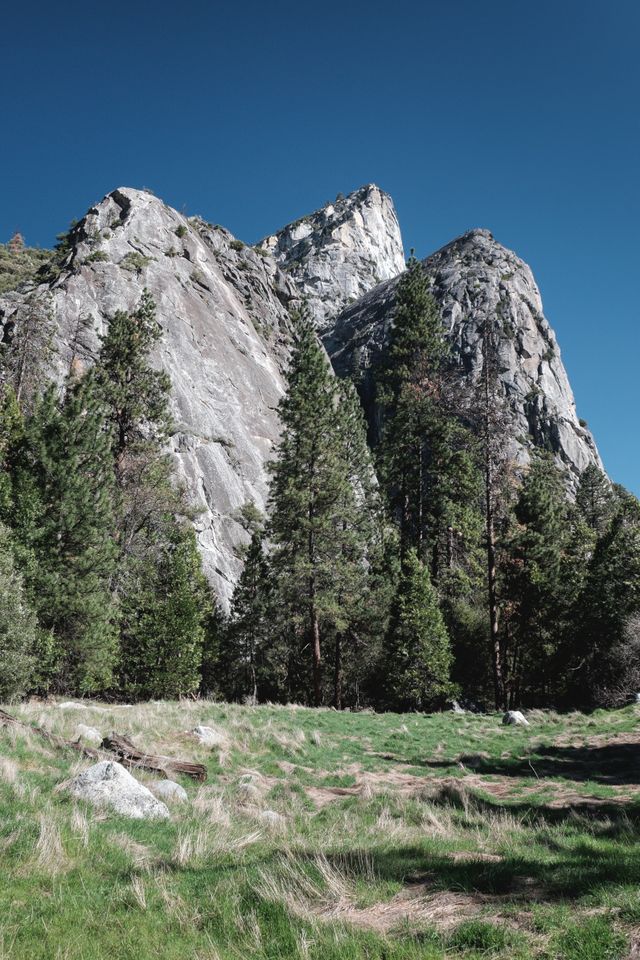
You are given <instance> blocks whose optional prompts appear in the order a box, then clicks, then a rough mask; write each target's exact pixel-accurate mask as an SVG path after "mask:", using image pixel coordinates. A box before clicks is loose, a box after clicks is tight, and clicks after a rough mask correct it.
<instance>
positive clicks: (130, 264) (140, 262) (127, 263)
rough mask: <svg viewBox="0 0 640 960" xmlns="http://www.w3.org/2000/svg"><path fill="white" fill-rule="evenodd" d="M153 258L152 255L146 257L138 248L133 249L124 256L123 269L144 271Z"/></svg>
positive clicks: (133, 271)
mask: <svg viewBox="0 0 640 960" xmlns="http://www.w3.org/2000/svg"><path fill="white" fill-rule="evenodd" d="M152 259H153V258H152V257H145V256H144V255H143V254H142V253H138V251H137V250H132V251H131V253H128V254H127V255H126V256H124V257H123V258H122V260H121V261H120V266H121V267H122V269H123V270H131V272H132V273H142V271H143V270H144V268H145V267H147V266H148V265H149V264H150V263H151V261H152Z"/></svg>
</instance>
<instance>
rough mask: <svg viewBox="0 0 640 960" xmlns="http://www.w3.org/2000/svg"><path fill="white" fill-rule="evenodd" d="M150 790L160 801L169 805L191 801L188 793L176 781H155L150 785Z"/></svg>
mask: <svg viewBox="0 0 640 960" xmlns="http://www.w3.org/2000/svg"><path fill="white" fill-rule="evenodd" d="M149 789H150V790H151V792H152V793H153V795H154V796H155V797H158V799H159V800H166V801H167V802H168V803H186V802H187V800H188V799H189V797H188V795H187V791H186V790H185V789H184V787H181V786H180V784H179V783H176V782H175V780H154V781H153V783H150V784H149Z"/></svg>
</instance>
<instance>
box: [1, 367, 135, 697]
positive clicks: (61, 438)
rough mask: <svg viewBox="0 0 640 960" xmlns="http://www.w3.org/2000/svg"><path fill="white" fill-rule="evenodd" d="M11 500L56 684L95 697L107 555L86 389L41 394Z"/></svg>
mask: <svg viewBox="0 0 640 960" xmlns="http://www.w3.org/2000/svg"><path fill="white" fill-rule="evenodd" d="M12 495H13V502H14V504H15V506H16V515H17V518H18V523H17V525H16V527H15V530H16V536H18V537H22V538H23V542H22V547H23V550H24V555H26V556H30V558H31V560H32V562H31V563H29V564H28V565H27V567H26V574H27V578H28V579H27V585H28V589H29V592H30V595H31V596H32V598H33V602H34V604H35V606H36V609H37V612H38V617H39V621H40V625H41V626H42V627H43V628H44V629H45V630H50V631H51V632H52V634H53V636H54V637H55V638H56V641H57V645H58V648H59V653H60V663H59V665H58V678H57V684H58V686H59V687H60V689H65V690H72V691H75V692H78V693H88V692H95V691H98V690H101V689H104V688H105V686H107V685H108V684H109V682H110V680H111V674H112V668H113V663H114V658H115V640H116V622H117V608H116V605H115V603H114V599H113V596H112V593H111V589H110V582H111V577H112V575H113V571H114V566H115V560H116V550H115V546H114V542H113V530H114V496H115V494H114V486H113V470H112V465H111V456H110V438H109V435H108V433H107V432H106V430H105V414H104V409H103V407H102V405H101V401H100V398H99V395H98V394H97V391H96V388H95V382H94V380H93V378H92V377H91V376H87V377H86V378H84V379H83V380H81V381H80V382H78V383H69V384H67V388H66V390H65V392H64V396H63V398H62V399H61V400H60V399H59V398H58V395H57V390H56V388H55V387H53V386H52V387H49V388H48V389H47V390H46V391H45V393H44V394H43V396H42V398H41V399H40V400H39V402H38V404H37V406H36V409H35V411H34V413H33V415H32V416H31V417H30V418H29V420H28V421H27V424H26V427H25V433H24V439H23V441H22V444H21V448H20V452H19V456H18V457H17V460H16V463H15V465H14V476H13V493H12Z"/></svg>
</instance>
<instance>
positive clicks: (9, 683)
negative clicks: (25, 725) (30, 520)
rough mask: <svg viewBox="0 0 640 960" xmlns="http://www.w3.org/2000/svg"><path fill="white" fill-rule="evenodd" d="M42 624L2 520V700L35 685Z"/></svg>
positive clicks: (0, 585)
mask: <svg viewBox="0 0 640 960" xmlns="http://www.w3.org/2000/svg"><path fill="white" fill-rule="evenodd" d="M37 633H38V627H37V623H36V616H35V613H34V611H33V608H32V607H31V605H30V603H29V600H28V598H27V595H26V592H25V588H24V584H23V581H22V577H21V576H20V574H19V572H18V571H17V569H16V565H15V560H14V552H13V549H12V545H11V538H10V534H9V531H8V529H7V528H6V527H5V526H4V524H0V703H6V702H7V701H8V700H12V699H13V698H16V697H20V696H22V695H23V694H24V693H26V692H27V690H30V689H32V687H33V685H34V676H35V668H36V657H35V654H36V649H37Z"/></svg>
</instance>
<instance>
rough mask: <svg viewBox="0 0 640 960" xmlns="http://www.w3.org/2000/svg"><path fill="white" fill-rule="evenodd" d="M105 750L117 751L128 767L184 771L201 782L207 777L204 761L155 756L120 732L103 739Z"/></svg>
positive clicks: (161, 771)
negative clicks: (139, 747)
mask: <svg viewBox="0 0 640 960" xmlns="http://www.w3.org/2000/svg"><path fill="white" fill-rule="evenodd" d="M102 748H103V750H109V751H111V753H115V755H116V756H117V757H118V759H119V760H120V762H121V763H123V764H124V765H125V766H127V767H140V768H142V769H143V770H151V771H153V772H154V773H163V774H164V775H165V777H168V776H169V774H176V773H183V774H184V775H185V776H187V777H192V778H193V779H194V780H199V781H200V782H202V781H204V780H206V779H207V768H206V767H205V766H204V764H202V763H191V762H190V761H189V760H176V759H175V758H173V757H163V756H154V755H153V754H151V753H144V752H143V751H142V750H139V749H138V748H137V747H136V746H135V745H134V744H133V743H131V741H130V740H128V739H127V738H126V737H123V736H121V735H120V734H118V733H112V734H111V736H110V737H105V738H104V740H103V741H102Z"/></svg>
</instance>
